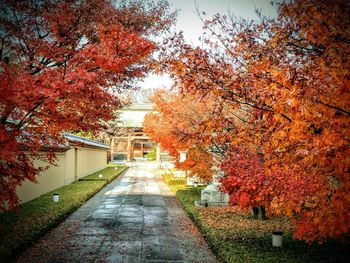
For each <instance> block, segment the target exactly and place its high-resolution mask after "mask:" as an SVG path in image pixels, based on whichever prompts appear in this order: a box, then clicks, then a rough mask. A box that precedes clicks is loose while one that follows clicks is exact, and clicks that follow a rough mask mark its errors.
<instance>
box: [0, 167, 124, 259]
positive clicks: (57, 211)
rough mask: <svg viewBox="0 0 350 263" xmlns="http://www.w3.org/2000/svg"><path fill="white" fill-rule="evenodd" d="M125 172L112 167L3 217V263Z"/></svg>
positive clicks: (0, 255) (0, 256)
mask: <svg viewBox="0 0 350 263" xmlns="http://www.w3.org/2000/svg"><path fill="white" fill-rule="evenodd" d="M115 167H117V169H115ZM125 169H127V167H125V166H114V165H110V166H109V167H107V168H106V169H103V170H101V171H99V172H97V173H94V174H91V175H88V176H86V177H84V178H82V179H81V180H79V181H77V182H74V183H72V184H70V185H66V186H63V187H61V188H59V189H56V190H54V191H52V192H49V193H47V194H45V195H42V196H40V197H38V198H36V199H34V200H32V201H29V202H27V203H24V204H22V205H21V206H20V207H19V209H18V210H16V211H8V212H5V213H3V214H1V215H0V237H1V241H0V262H6V261H8V259H9V258H11V257H13V256H14V255H15V253H16V252H17V251H18V250H21V249H23V248H25V247H26V246H28V245H30V244H31V243H32V242H34V241H35V240H36V239H38V238H39V237H40V236H41V235H43V234H44V233H46V232H47V231H48V230H50V229H51V228H52V227H54V226H56V225H57V224H59V223H60V222H61V221H62V220H64V219H65V218H66V217H67V216H68V215H70V214H71V213H72V212H74V211H75V210H76V209H77V208H79V207H80V206H81V205H83V204H84V203H85V202H86V201H87V200H88V199H90V198H91V197H92V196H93V195H94V194H96V193H97V192H98V191H100V190H101V189H102V188H103V187H104V186H105V185H107V184H108V182H110V181H112V180H113V179H115V178H116V177H117V176H118V175H120V174H121V173H122V172H123V171H124V170H125ZM99 174H102V175H103V178H102V179H100V178H99V177H98V175H99ZM94 178H96V179H97V180H94ZM85 179H86V180H85ZM53 193H58V194H59V195H60V200H59V202H57V203H56V202H53V201H52V195H53Z"/></svg>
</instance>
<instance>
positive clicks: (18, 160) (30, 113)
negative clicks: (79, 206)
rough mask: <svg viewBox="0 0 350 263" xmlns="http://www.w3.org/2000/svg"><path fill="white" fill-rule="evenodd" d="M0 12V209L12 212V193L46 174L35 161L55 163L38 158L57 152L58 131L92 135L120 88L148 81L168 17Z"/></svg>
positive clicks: (122, 12)
mask: <svg viewBox="0 0 350 263" xmlns="http://www.w3.org/2000/svg"><path fill="white" fill-rule="evenodd" d="M0 6H1V9H0V11H1V14H0V27H1V32H0V44H1V49H0V55H1V64H0V69H1V70H0V79H1V82H0V94H1V97H0V146H1V152H0V171H1V177H0V210H2V209H5V208H8V207H10V208H11V207H14V206H16V205H17V204H18V198H17V196H16V187H17V186H18V185H20V184H21V183H22V182H23V181H24V180H26V179H27V180H30V181H35V180H36V179H35V178H36V175H37V173H38V172H39V171H40V170H42V169H43V168H38V167H34V166H33V160H34V159H40V160H43V161H45V162H47V163H51V164H52V163H53V161H54V154H53V152H52V151H51V152H50V151H49V152H48V153H47V154H46V155H41V154H39V150H40V149H41V148H42V147H43V146H49V147H51V148H52V149H54V148H57V147H60V146H61V144H62V138H61V134H62V132H64V131H67V130H95V131H96V130H99V129H101V128H102V125H101V120H108V119H111V118H114V115H113V110H114V109H118V108H119V107H120V106H121V102H120V100H119V99H118V97H117V95H118V93H119V91H120V89H121V87H124V88H127V87H128V85H126V83H129V82H130V80H132V79H134V78H140V77H142V76H144V75H145V73H146V72H147V67H146V66H147V63H149V62H151V59H150V56H149V55H150V54H151V53H152V52H153V51H154V50H155V48H156V44H155V43H154V42H152V41H151V40H150V37H152V36H154V35H157V34H158V33H160V32H162V31H163V30H165V29H167V28H168V26H169V24H170V23H171V22H172V19H173V14H169V13H168V5H167V3H165V2H161V3H160V4H159V5H158V4H157V5H156V4H151V3H147V4H144V3H142V2H140V1H131V2H130V3H129V4H126V3H121V4H120V5H119V6H118V5H117V4H116V3H113V2H111V1H108V0H91V1H51V0H44V1H12V0H4V1H1V3H0ZM8 53H12V54H13V55H11V56H10V57H11V59H9V58H6V56H8ZM12 58H14V59H12ZM9 60H10V61H9Z"/></svg>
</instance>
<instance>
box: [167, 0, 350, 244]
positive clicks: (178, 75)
mask: <svg viewBox="0 0 350 263" xmlns="http://www.w3.org/2000/svg"><path fill="white" fill-rule="evenodd" d="M278 13H279V16H278V19H267V18H264V17H262V20H261V21H260V22H249V21H243V20H235V18H232V17H227V16H220V15H216V16H215V17H214V18H213V19H212V20H210V21H205V24H204V25H205V28H206V29H207V30H208V31H209V36H208V37H207V38H206V39H204V41H205V43H207V44H208V45H209V47H210V48H208V49H200V48H192V47H191V46H189V45H187V44H185V43H184V42H183V40H182V37H181V35H176V36H174V37H173V39H172V41H171V42H169V44H168V45H169V46H168V47H167V49H164V50H163V54H162V55H163V59H164V60H163V62H164V69H165V70H167V71H169V72H170V73H171V74H172V76H173V77H174V78H175V79H176V82H177V83H178V84H179V88H180V90H181V92H182V93H184V94H187V93H190V94H196V95H197V96H200V97H202V98H204V97H209V96H210V97H211V98H212V100H216V101H220V102H221V104H222V105H223V106H222V107H223V110H217V111H215V112H214V113H215V118H216V120H218V121H215V122H212V123H213V124H214V126H215V127H214V128H213V130H215V131H216V138H217V139H216V142H217V143H219V144H220V143H221V144H220V148H221V149H224V150H225V156H226V160H224V161H223V163H222V168H223V169H224V171H225V174H226V175H225V176H226V178H225V179H224V181H223V183H224V188H225V189H226V190H227V191H228V192H233V191H235V190H237V189H239V190H237V191H238V192H236V193H234V195H235V200H241V205H242V206H248V207H249V206H252V205H255V204H256V203H259V202H265V203H266V205H267V209H268V212H269V213H271V214H285V215H288V216H290V217H291V218H292V219H293V220H292V221H293V222H294V224H295V225H296V227H297V228H296V231H295V233H294V236H295V237H297V238H301V239H304V240H306V241H313V240H318V241H323V240H325V239H327V238H328V237H342V236H344V235H347V234H348V233H349V230H350V179H349V178H350V157H349V156H350V139H349V138H350V104H349V102H350V92H349V84H350V61H349V59H350V30H349V28H350V19H349V15H348V14H349V13H350V2H349V1H347V0H335V1H311V0H295V1H291V2H290V1H288V2H283V3H281V4H279V5H278ZM218 32H220V33H218ZM174 58H175V59H174ZM200 130H201V128H198V131H200ZM228 133H229V135H228ZM199 138H201V135H200V136H199ZM237 149H238V150H237ZM247 149H249V154H247ZM235 150H237V151H235ZM234 152H235V153H234ZM235 156H236V158H235ZM249 156H250V157H249ZM257 156H261V158H260V157H259V158H258V159H261V160H259V161H258V160H256V161H255V162H259V165H258V164H255V165H253V164H252V163H251V162H252V161H253V160H254V158H257ZM251 158H252V159H251ZM253 187H255V188H257V190H255V189H252V188H253ZM253 190H254V191H253Z"/></svg>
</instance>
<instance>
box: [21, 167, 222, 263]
mask: <svg viewBox="0 0 350 263" xmlns="http://www.w3.org/2000/svg"><path fill="white" fill-rule="evenodd" d="M154 165H155V164H154V163H153V164H152V163H139V166H137V165H136V166H134V167H132V168H130V169H129V170H128V171H127V172H126V173H125V174H124V175H122V176H120V177H119V178H118V179H117V180H115V181H114V182H112V183H111V184H109V185H108V186H106V187H105V188H104V189H103V190H102V191H101V192H99V193H98V194H97V195H95V196H94V197H93V198H92V199H90V200H89V201H88V202H87V203H86V204H84V205H83V206H82V207H81V208H79V209H78V210H77V211H76V212H74V213H73V214H72V215H71V216H70V217H69V218H68V219H67V220H65V221H64V222H63V223H61V224H60V225H59V226H58V227H56V228H55V229H53V230H52V231H50V232H49V233H48V234H47V235H45V236H44V237H43V238H42V239H41V240H40V241H39V242H37V243H36V244H35V245H33V246H32V247H31V248H29V249H28V250H27V251H25V252H24V253H23V254H22V255H21V256H20V257H19V259H18V262H31V263H32V262H142V263H143V262H149V263H151V262H154V263H156V262H174V263H175V262H206V263H210V262H216V260H215V258H214V256H213V255H212V253H211V251H210V250H209V249H208V246H207V244H206V242H205V241H204V240H203V238H202V237H201V235H200V234H199V232H198V230H197V229H196V228H195V227H194V225H193V224H192V222H191V221H190V220H189V219H188V217H187V216H186V215H185V214H184V212H183V210H182V209H181V208H180V206H179V203H178V202H177V201H176V199H175V197H174V196H173V194H172V193H171V192H170V190H169V188H168V187H167V185H165V183H164V182H163V181H162V178H161V176H160V175H159V174H157V173H155V172H153V171H154V168H155V167H154Z"/></svg>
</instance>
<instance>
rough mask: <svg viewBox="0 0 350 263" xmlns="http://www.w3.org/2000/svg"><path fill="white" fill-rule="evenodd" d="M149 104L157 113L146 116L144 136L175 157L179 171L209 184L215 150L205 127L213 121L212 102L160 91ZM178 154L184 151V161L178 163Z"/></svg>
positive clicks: (213, 106) (211, 137) (213, 105)
mask: <svg viewBox="0 0 350 263" xmlns="http://www.w3.org/2000/svg"><path fill="white" fill-rule="evenodd" d="M152 102H153V103H154V104H155V111H156V112H155V113H150V114H147V115H146V116H145V121H144V128H145V131H146V133H147V134H148V135H149V136H150V137H151V138H152V140H154V141H156V142H158V143H160V144H161V146H162V147H163V148H164V149H166V150H167V151H168V152H169V154H170V155H171V156H173V157H174V158H175V160H176V162H175V165H176V166H177V167H178V168H180V169H183V170H187V171H191V174H192V175H198V176H199V177H200V178H202V179H203V180H205V181H210V180H211V179H212V171H211V168H212V166H213V156H212V155H213V151H215V150H217V149H216V148H215V145H214V137H213V134H212V131H211V130H210V129H207V128H205V127H208V126H209V125H210V123H211V122H212V121H213V119H212V116H213V115H212V113H211V110H213V109H214V108H215V103H214V101H211V100H210V98H207V99H203V100H200V98H198V97H196V96H191V95H188V94H186V95H181V94H177V93H176V92H166V91H159V92H157V93H155V94H154V96H153V97H152ZM179 151H186V152H187V158H186V160H185V161H184V162H179Z"/></svg>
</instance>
